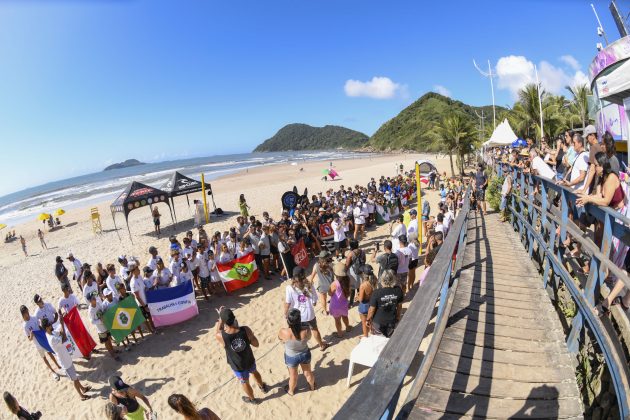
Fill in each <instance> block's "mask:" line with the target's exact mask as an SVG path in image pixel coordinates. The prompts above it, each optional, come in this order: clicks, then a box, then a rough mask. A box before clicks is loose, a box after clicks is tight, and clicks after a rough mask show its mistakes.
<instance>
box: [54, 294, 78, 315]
mask: <svg viewBox="0 0 630 420" xmlns="http://www.w3.org/2000/svg"><path fill="white" fill-rule="evenodd" d="M78 305H79V299H77V297H76V296H75V295H73V294H72V293H70V294H69V295H68V297H67V298H66V297H62V298H60V299H59V303H58V304H57V308H58V309H59V310H60V311H61V313H63V314H64V315H65V314H67V313H68V312H70V309H72V308H74V307H75V306H78Z"/></svg>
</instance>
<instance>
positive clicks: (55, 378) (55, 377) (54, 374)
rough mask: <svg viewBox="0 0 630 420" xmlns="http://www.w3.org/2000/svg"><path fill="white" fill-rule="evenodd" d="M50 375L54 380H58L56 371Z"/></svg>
mask: <svg viewBox="0 0 630 420" xmlns="http://www.w3.org/2000/svg"><path fill="white" fill-rule="evenodd" d="M52 377H53V379H54V380H55V381H58V380H59V375H57V374H56V373H53V374H52Z"/></svg>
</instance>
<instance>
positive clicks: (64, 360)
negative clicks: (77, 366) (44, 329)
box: [46, 330, 72, 369]
mask: <svg viewBox="0 0 630 420" xmlns="http://www.w3.org/2000/svg"><path fill="white" fill-rule="evenodd" d="M46 338H47V339H48V344H50V348H52V350H53V351H54V352H55V358H56V359H57V361H58V362H59V366H61V367H62V368H63V369H69V368H71V367H72V356H70V353H68V349H67V348H66V345H65V344H64V343H63V340H62V338H61V334H60V333H59V332H58V331H54V330H53V332H52V334H48V333H46Z"/></svg>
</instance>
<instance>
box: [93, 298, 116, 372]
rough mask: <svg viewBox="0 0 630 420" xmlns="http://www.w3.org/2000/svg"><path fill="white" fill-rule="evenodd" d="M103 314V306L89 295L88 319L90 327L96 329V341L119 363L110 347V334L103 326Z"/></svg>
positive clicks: (111, 346) (112, 347)
mask: <svg viewBox="0 0 630 420" xmlns="http://www.w3.org/2000/svg"><path fill="white" fill-rule="evenodd" d="M104 312H105V310H104V309H103V304H102V303H101V302H99V299H98V298H97V297H96V295H90V304H89V306H88V317H89V318H90V321H91V322H92V325H94V327H96V331H97V332H98V341H100V342H101V344H104V345H105V348H106V349H107V351H108V352H109V355H110V356H112V358H113V359H114V360H116V361H117V362H120V357H118V356H117V355H116V351H114V346H113V345H112V334H111V333H110V332H109V331H108V330H107V327H106V326H105V324H103V313H104Z"/></svg>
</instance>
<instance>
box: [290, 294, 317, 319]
mask: <svg viewBox="0 0 630 420" xmlns="http://www.w3.org/2000/svg"><path fill="white" fill-rule="evenodd" d="M309 294H310V296H305V295H304V294H303V293H302V292H301V291H298V290H296V289H295V288H294V287H293V286H287V287H286V290H285V300H284V301H285V302H286V303H288V304H289V309H293V308H295V309H299V310H300V315H301V319H302V322H308V321H311V320H313V318H315V305H317V291H316V290H315V287H314V286H313V285H311V290H310V292H309Z"/></svg>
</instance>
